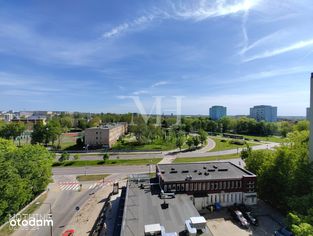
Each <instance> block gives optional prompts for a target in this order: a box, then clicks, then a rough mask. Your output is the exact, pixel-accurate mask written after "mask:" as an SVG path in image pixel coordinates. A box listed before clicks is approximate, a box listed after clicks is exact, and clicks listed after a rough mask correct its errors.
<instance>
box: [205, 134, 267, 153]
mask: <svg viewBox="0 0 313 236" xmlns="http://www.w3.org/2000/svg"><path fill="white" fill-rule="evenodd" d="M210 138H211V139H212V140H214V142H215V147H214V148H213V149H211V150H210V151H209V152H216V151H223V150H231V149H237V148H245V147H246V144H243V145H239V144H233V143H230V142H229V141H231V140H232V139H227V138H214V137H210ZM222 140H224V142H222ZM235 141H240V140H235ZM247 144H249V146H250V147H252V146H256V145H261V144H262V143H255V142H247Z"/></svg>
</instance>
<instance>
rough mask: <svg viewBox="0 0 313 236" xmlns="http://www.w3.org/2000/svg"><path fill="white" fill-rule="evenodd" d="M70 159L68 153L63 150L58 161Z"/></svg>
mask: <svg viewBox="0 0 313 236" xmlns="http://www.w3.org/2000/svg"><path fill="white" fill-rule="evenodd" d="M69 159H70V154H69V153H68V152H63V153H62V154H61V156H60V158H59V162H63V161H68V160H69Z"/></svg>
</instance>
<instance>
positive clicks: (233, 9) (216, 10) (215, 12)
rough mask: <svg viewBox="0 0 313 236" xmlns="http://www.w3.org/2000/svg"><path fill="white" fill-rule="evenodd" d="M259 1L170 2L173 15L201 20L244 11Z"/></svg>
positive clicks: (205, 0)
mask: <svg viewBox="0 0 313 236" xmlns="http://www.w3.org/2000/svg"><path fill="white" fill-rule="evenodd" d="M260 2H261V1H260V0H235V1H227V0H217V1H209V0H202V1H189V2H187V3H188V4H186V2H185V4H172V7H173V10H174V15H173V17H174V18H178V19H180V18H181V19H192V20H196V21H201V20H205V19H207V18H211V17H218V16H226V15H231V14H237V13H239V12H246V11H249V10H250V9H252V8H254V7H256V6H257V5H258V4H259V3H260ZM180 3H181V2H180Z"/></svg>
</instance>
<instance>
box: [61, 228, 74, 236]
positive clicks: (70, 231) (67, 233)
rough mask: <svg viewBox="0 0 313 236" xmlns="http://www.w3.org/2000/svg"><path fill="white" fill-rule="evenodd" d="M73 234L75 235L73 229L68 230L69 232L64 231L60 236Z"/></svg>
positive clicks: (71, 235)
mask: <svg viewBox="0 0 313 236" xmlns="http://www.w3.org/2000/svg"><path fill="white" fill-rule="evenodd" d="M74 233H75V230H74V229H69V230H66V231H65V232H64V233H63V234H62V236H74Z"/></svg>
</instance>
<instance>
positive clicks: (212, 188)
mask: <svg viewBox="0 0 313 236" xmlns="http://www.w3.org/2000/svg"><path fill="white" fill-rule="evenodd" d="M211 190H214V183H213V182H212V183H211Z"/></svg>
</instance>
